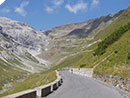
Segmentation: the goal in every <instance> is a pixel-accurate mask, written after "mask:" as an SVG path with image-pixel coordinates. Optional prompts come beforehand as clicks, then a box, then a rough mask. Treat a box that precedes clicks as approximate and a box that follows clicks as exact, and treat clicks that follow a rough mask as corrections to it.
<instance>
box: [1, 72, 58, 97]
mask: <svg viewBox="0 0 130 98" xmlns="http://www.w3.org/2000/svg"><path fill="white" fill-rule="evenodd" d="M56 78H57V77H56V72H55V71H46V72H42V73H35V74H31V75H30V76H28V78H26V79H25V80H21V81H19V82H18V81H17V82H15V83H13V84H12V87H11V88H9V90H8V92H5V93H3V94H0V97H3V96H7V95H10V94H13V93H17V92H20V91H24V90H27V89H33V88H35V87H38V86H41V85H45V84H48V83H50V82H53V81H54V80H56Z"/></svg>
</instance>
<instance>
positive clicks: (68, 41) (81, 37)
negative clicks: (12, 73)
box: [39, 10, 124, 65]
mask: <svg viewBox="0 0 130 98" xmlns="http://www.w3.org/2000/svg"><path fill="white" fill-rule="evenodd" d="M123 12H124V10H122V11H119V12H117V13H114V14H109V15H107V16H102V17H100V18H96V19H91V20H88V21H86V22H82V23H75V24H66V25H62V26H59V27H55V28H52V29H50V30H48V31H45V32H44V33H45V34H46V35H47V36H48V37H50V38H51V39H52V40H53V43H54V45H52V48H51V49H50V50H48V52H47V53H42V55H39V56H40V57H41V58H44V59H47V58H45V57H48V60H49V61H51V62H52V63H53V65H57V64H58V63H59V62H60V61H63V60H64V59H65V58H67V57H68V56H71V55H74V54H77V53H80V52H83V51H84V50H86V48H88V47H89V46H91V45H92V44H96V43H97V42H99V41H101V39H96V40H95V36H97V35H98V33H99V32H100V31H102V30H104V29H105V28H106V27H108V26H109V25H111V24H112V23H113V22H114V21H115V20H116V19H117V18H118V17H119V16H120V15H121V14H122V13H123ZM57 62H58V63H57Z"/></svg>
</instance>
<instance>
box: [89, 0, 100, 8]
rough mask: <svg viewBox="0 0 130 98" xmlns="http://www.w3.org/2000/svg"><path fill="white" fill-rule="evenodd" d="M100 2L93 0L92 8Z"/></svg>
mask: <svg viewBox="0 0 130 98" xmlns="http://www.w3.org/2000/svg"><path fill="white" fill-rule="evenodd" d="M98 4H99V0H93V1H92V3H91V8H95V7H97V5H98Z"/></svg>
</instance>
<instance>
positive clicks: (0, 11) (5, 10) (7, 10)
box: [0, 7, 10, 14]
mask: <svg viewBox="0 0 130 98" xmlns="http://www.w3.org/2000/svg"><path fill="white" fill-rule="evenodd" d="M9 12H10V9H9V8H8V7H5V8H3V9H1V10H0V13H6V14H7V13H9Z"/></svg>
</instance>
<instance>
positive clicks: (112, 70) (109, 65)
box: [95, 31, 130, 77]
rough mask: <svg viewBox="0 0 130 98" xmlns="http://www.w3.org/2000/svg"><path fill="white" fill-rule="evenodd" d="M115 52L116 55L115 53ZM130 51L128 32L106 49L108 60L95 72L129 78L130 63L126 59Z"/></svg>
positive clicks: (129, 33) (129, 34) (129, 35)
mask: <svg viewBox="0 0 130 98" xmlns="http://www.w3.org/2000/svg"><path fill="white" fill-rule="evenodd" d="M115 51H117V53H115ZM129 51H130V31H128V32H127V33H125V34H124V35H123V36H122V37H121V38H120V40H119V41H117V42H115V43H114V44H112V45H111V46H110V47H108V48H107V50H106V53H105V54H104V55H102V57H104V56H105V55H110V54H111V53H113V54H112V55H111V56H110V57H109V58H108V59H106V60H105V61H104V62H102V63H100V65H99V66H97V67H96V69H95V72H98V73H105V74H112V75H119V76H121V77H130V63H128V60H127V57H128V53H129Z"/></svg>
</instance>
